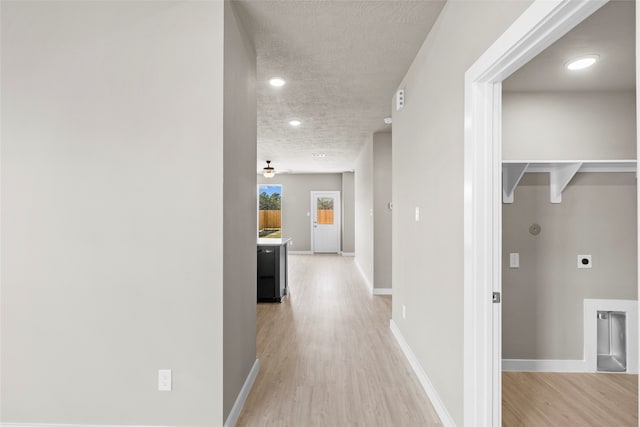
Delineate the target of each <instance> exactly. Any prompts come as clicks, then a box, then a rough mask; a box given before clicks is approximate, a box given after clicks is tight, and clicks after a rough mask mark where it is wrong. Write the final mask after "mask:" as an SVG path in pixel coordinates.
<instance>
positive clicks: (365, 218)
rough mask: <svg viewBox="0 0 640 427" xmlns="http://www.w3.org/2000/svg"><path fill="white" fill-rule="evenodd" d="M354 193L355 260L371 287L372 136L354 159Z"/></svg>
mask: <svg viewBox="0 0 640 427" xmlns="http://www.w3.org/2000/svg"><path fill="white" fill-rule="evenodd" d="M354 194H355V197H354V199H355V211H354V212H355V252H356V257H355V262H356V264H357V265H358V267H359V268H360V270H361V271H362V273H363V274H364V276H365V278H366V280H367V281H368V286H370V287H373V137H372V139H370V140H368V141H367V142H366V143H365V145H364V147H363V148H362V151H361V152H360V155H359V156H358V159H357V160H356V166H355V172H354Z"/></svg>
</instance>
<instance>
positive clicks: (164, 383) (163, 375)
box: [158, 369, 172, 391]
mask: <svg viewBox="0 0 640 427" xmlns="http://www.w3.org/2000/svg"><path fill="white" fill-rule="evenodd" d="M171 382H172V381H171V369H160V370H159V371H158V391H171Z"/></svg>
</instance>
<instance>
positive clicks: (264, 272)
mask: <svg viewBox="0 0 640 427" xmlns="http://www.w3.org/2000/svg"><path fill="white" fill-rule="evenodd" d="M287 241H288V240H286V241H278V242H274V243H268V244H260V243H258V302H282V299H283V298H284V297H285V296H286V295H287V292H288V289H287Z"/></svg>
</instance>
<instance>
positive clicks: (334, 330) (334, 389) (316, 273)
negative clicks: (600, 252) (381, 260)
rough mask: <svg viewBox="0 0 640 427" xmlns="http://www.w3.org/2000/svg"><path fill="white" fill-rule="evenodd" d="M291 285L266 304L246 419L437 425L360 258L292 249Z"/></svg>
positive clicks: (256, 422) (384, 301) (249, 422)
mask: <svg viewBox="0 0 640 427" xmlns="http://www.w3.org/2000/svg"><path fill="white" fill-rule="evenodd" d="M289 260H290V262H289V287H290V295H289V296H288V297H287V298H286V299H285V300H284V302H283V303H282V304H258V312H257V322H258V326H257V353H258V358H259V359H260V373H259V374H258V377H257V379H256V381H255V384H254V386H253V389H252V391H251V393H250V394H249V397H248V398H247V401H246V403H245V406H244V409H243V411H242V413H241V415H240V419H239V421H238V424H237V425H238V427H247V426H256V427H257V426H261V427H266V426H282V427H284V426H334V427H339V426H380V427H383V426H385V427H386V426H439V425H441V423H440V420H439V418H438V416H437V415H436V413H435V411H434V409H433V407H432V406H431V404H430V402H429V399H428V397H427V395H426V393H425V392H424V390H423V389H422V387H421V385H420V383H419V382H418V380H417V378H416V376H415V374H414V373H413V371H412V370H411V367H410V366H409V363H408V362H407V361H406V359H405V357H404V355H403V354H402V352H401V350H400V347H399V346H398V344H397V343H396V341H395V339H394V337H393V335H392V333H391V330H390V328H389V319H390V318H391V297H387V296H375V297H374V296H372V295H371V294H370V292H369V290H368V289H367V288H366V286H365V284H364V282H363V279H362V277H361V275H360V273H359V272H358V270H357V267H356V265H355V264H354V260H353V258H351V257H341V256H337V255H315V256H308V255H293V256H290V258H289Z"/></svg>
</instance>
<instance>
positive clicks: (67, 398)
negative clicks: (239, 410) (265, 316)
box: [0, 1, 255, 426]
mask: <svg viewBox="0 0 640 427" xmlns="http://www.w3.org/2000/svg"><path fill="white" fill-rule="evenodd" d="M1 7H2V21H1V24H2V25H1V27H2V45H1V49H2V69H1V71H2V95H1V96H2V98H1V101H2V116H1V121H2V134H1V137H2V148H1V149H2V152H1V154H2V160H1V162H2V163H1V167H2V172H1V173H2V188H1V190H2V196H1V197H2V200H1V201H2V242H1V243H2V249H3V250H2V258H1V263H2V273H1V274H2V276H1V278H2V288H1V290H2V302H1V308H0V311H1V316H2V317H1V320H2V326H1V328H2V329H1V340H2V341H1V344H2V350H1V351H2V353H1V356H2V378H1V383H0V386H1V393H2V402H1V408H0V409H1V411H0V412H1V414H2V415H1V417H2V419H1V420H2V422H3V423H19V422H22V423H47V424H84V425H87V424H89V425H93V424H110V425H118V424H125V425H183V426H189V425H201V426H203V425H209V426H213V425H216V426H219V425H221V423H222V419H223V409H222V402H223V398H222V390H223V386H222V381H223V362H222V351H223V350H222V340H223V310H222V303H223V276H222V274H223V273H222V271H223V240H222V233H223V230H224V228H223V209H221V200H223V184H222V182H223V180H222V168H221V167H220V164H221V159H223V67H222V64H223V28H224V25H223V24H224V23H223V19H224V16H223V7H224V4H223V3H222V2H175V3H173V2H172V3H165V2H160V3H158V2H143V1H141V2H135V1H131V2H116V3H113V2H15V3H14V2H7V1H3V2H2V4H1ZM248 163H251V162H249V161H248ZM252 165H253V163H252ZM252 283H254V282H253V281H252ZM254 356H255V355H254ZM160 368H171V369H173V374H174V390H173V391H172V392H158V390H157V376H158V369H160Z"/></svg>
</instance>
